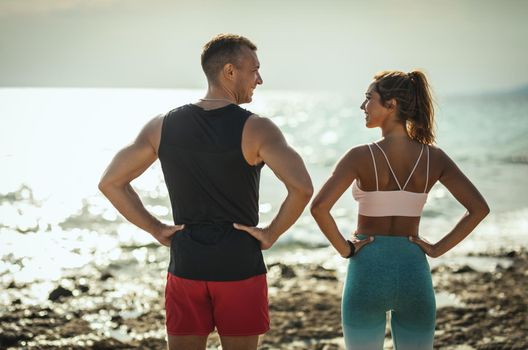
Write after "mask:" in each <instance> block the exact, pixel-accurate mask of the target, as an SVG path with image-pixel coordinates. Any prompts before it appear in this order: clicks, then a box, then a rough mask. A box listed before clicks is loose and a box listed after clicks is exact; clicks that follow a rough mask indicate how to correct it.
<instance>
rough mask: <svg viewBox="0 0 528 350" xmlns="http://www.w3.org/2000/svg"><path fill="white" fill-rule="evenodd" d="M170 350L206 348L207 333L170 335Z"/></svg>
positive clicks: (199, 349) (202, 349)
mask: <svg viewBox="0 0 528 350" xmlns="http://www.w3.org/2000/svg"><path fill="white" fill-rule="evenodd" d="M168 338H169V350H205V346H206V345H207V336H206V335H168Z"/></svg>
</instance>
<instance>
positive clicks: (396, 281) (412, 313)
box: [341, 235, 436, 350]
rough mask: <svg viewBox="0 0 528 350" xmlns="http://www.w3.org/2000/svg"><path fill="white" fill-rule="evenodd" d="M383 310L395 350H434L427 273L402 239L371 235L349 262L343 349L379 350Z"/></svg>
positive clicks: (421, 258)
mask: <svg viewBox="0 0 528 350" xmlns="http://www.w3.org/2000/svg"><path fill="white" fill-rule="evenodd" d="M365 237H367V236H364V235H359V238H360V239H363V238H365ZM387 311H390V315H391V317H390V320H391V333H392V339H393V342H394V347H395V349H396V350H414V349H416V350H427V349H433V337H434V329H435V318H436V303H435V296H434V290H433V284H432V280H431V272H430V270H429V264H428V263H427V259H426V257H425V255H424V253H423V252H422V250H421V249H420V247H418V246H417V245H416V244H414V243H412V242H410V241H409V240H408V238H407V237H394V236H376V237H375V240H374V241H373V242H372V243H369V244H367V245H366V246H365V247H363V249H361V250H360V251H359V252H358V254H357V255H356V256H354V257H353V258H351V259H350V262H349V265H348V272H347V277H346V281H345V286H344V289H343V302H342V312H341V315H342V323H343V332H344V336H345V343H346V348H347V350H381V349H383V341H384V338H385V325H386V312H387Z"/></svg>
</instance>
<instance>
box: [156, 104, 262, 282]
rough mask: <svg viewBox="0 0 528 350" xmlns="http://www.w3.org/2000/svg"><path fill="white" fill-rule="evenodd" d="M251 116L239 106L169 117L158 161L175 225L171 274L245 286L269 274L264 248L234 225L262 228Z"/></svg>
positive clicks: (186, 109)
mask: <svg viewBox="0 0 528 350" xmlns="http://www.w3.org/2000/svg"><path fill="white" fill-rule="evenodd" d="M251 114H252V113H251V112H249V111H247V110H245V109H243V108H241V107H239V106H237V105H234V104H230V105H227V106H225V107H222V108H218V109H214V110H204V109H202V108H201V107H198V106H196V105H193V104H188V105H184V106H181V107H179V108H176V109H174V110H172V111H170V112H169V113H167V115H166V116H165V117H164V120H163V126H162V131H161V139H160V145H159V149H158V156H159V159H160V162H161V167H162V170H163V175H164V177H165V183H166V184H167V188H168V192H169V197H170V201H171V205H172V214H173V218H174V223H175V224H185V228H184V229H183V230H182V231H178V232H177V233H176V234H175V235H174V236H173V238H172V241H171V261H170V264H169V272H170V273H172V274H174V275H176V276H178V277H182V278H187V279H194V280H204V281H234V280H242V279H246V278H249V277H252V276H256V275H259V274H262V273H265V272H266V266H265V264H264V260H263V258H262V252H261V250H260V244H259V242H258V241H257V240H256V239H255V238H253V237H252V236H251V235H249V234H248V233H247V232H244V231H239V230H236V229H235V228H234V227H233V223H234V222H237V223H241V224H244V225H248V226H256V225H257V224H258V198H259V181H260V170H261V168H262V165H263V164H260V165H257V166H252V165H250V164H248V163H247V161H246V160H245V158H244V156H243V153H242V146H241V145H242V131H243V129H244V124H245V122H246V120H247V119H248V118H249V116H250V115H251Z"/></svg>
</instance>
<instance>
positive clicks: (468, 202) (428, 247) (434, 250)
mask: <svg viewBox="0 0 528 350" xmlns="http://www.w3.org/2000/svg"><path fill="white" fill-rule="evenodd" d="M437 151H438V152H440V157H441V161H442V162H443V163H444V167H443V171H442V174H441V175H440V178H439V180H440V182H441V183H442V184H443V185H444V186H445V187H446V188H447V189H448V190H449V192H451V194H452V195H453V196H454V197H455V199H456V200H457V201H458V202H459V203H460V204H462V205H463V206H464V207H465V208H466V210H467V211H466V213H465V214H464V215H463V216H462V218H461V219H460V221H459V222H458V223H457V224H456V225H455V227H454V228H453V229H452V230H451V231H450V232H449V233H448V234H447V235H445V236H444V237H443V238H442V239H441V240H440V241H438V242H437V243H436V244H430V243H428V242H426V241H424V240H422V239H420V238H416V237H410V239H411V241H413V242H415V243H417V244H418V245H419V246H420V247H421V248H422V249H423V250H424V251H425V253H426V254H427V255H429V256H431V257H433V258H436V257H439V256H441V255H442V254H444V253H446V252H447V251H449V250H450V249H451V248H453V247H454V246H456V245H457V244H458V243H460V242H461V241H462V240H463V239H464V238H466V237H467V236H468V235H469V234H470V233H471V232H472V231H473V229H475V227H476V226H477V225H478V224H479V223H480V222H481V221H482V220H483V219H484V218H485V217H486V215H488V213H489V212H490V209H489V207H488V204H487V203H486V200H485V199H484V197H482V195H481V194H480V192H479V191H478V190H477V188H476V187H475V186H474V185H473V183H471V181H470V180H469V179H468V178H467V177H466V176H465V175H464V173H462V171H461V170H460V169H459V168H458V166H457V165H456V164H455V162H454V161H453V160H452V159H451V158H449V156H448V155H447V154H445V153H444V152H443V151H441V150H440V149H438V150H437Z"/></svg>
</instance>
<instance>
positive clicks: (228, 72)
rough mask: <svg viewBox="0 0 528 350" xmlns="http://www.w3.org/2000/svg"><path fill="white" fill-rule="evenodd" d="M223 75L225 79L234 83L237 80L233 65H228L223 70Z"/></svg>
mask: <svg viewBox="0 0 528 350" xmlns="http://www.w3.org/2000/svg"><path fill="white" fill-rule="evenodd" d="M222 75H223V76H224V78H225V79H227V80H230V81H232V80H233V79H234V78H235V66H234V65H233V64H232V63H226V64H225V65H224V68H222Z"/></svg>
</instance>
